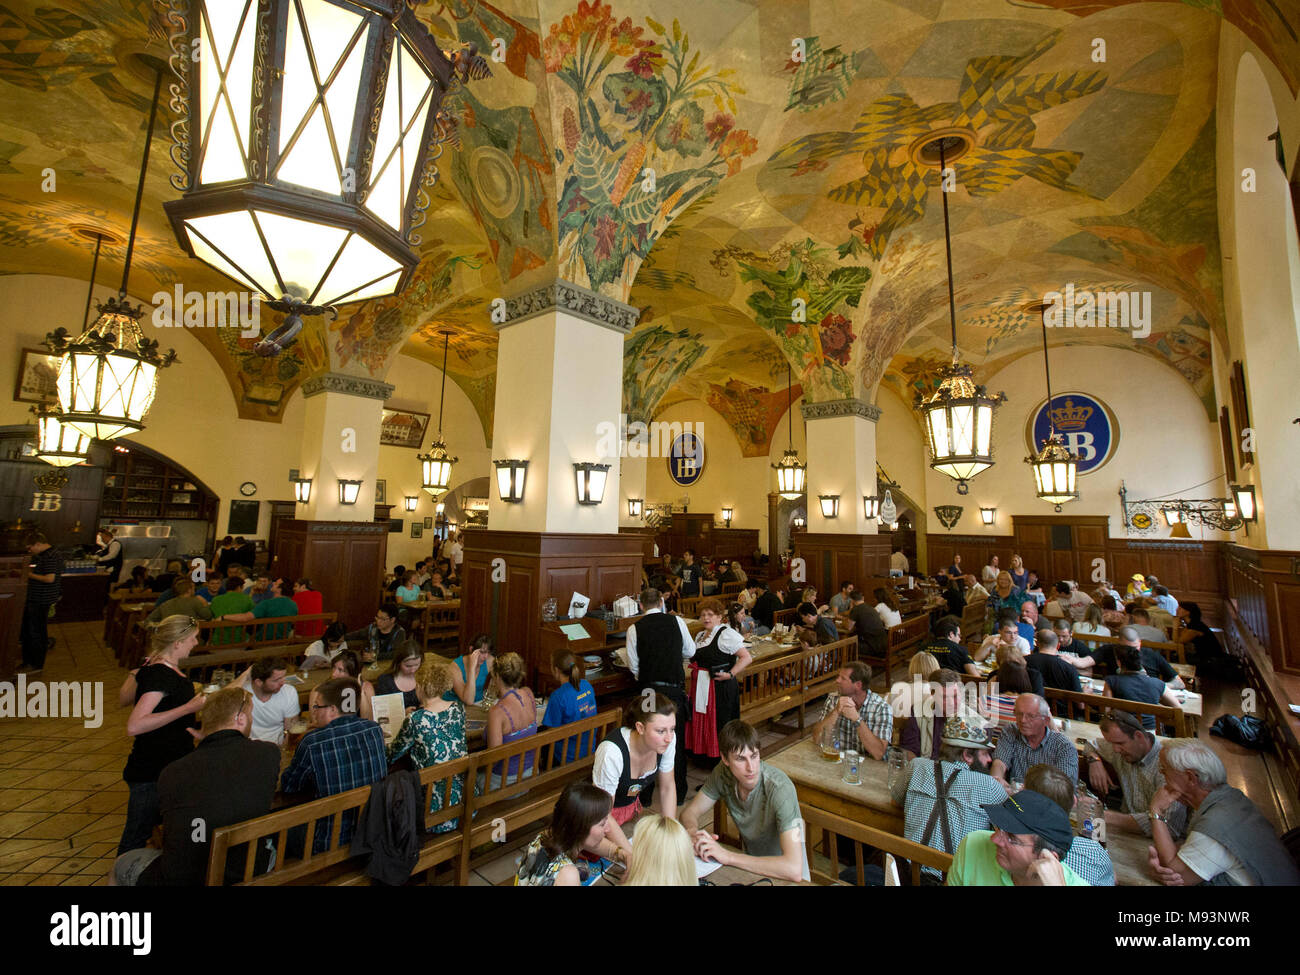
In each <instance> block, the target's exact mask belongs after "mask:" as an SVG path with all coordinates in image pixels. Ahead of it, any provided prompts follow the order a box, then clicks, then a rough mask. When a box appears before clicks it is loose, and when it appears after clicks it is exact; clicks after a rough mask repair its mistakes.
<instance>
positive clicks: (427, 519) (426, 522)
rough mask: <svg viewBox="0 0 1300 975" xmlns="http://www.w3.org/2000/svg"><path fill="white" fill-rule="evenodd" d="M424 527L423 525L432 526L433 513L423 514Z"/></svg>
mask: <svg viewBox="0 0 1300 975" xmlns="http://www.w3.org/2000/svg"><path fill="white" fill-rule="evenodd" d="M424 527H425V528H432V527H433V515H425V516H424Z"/></svg>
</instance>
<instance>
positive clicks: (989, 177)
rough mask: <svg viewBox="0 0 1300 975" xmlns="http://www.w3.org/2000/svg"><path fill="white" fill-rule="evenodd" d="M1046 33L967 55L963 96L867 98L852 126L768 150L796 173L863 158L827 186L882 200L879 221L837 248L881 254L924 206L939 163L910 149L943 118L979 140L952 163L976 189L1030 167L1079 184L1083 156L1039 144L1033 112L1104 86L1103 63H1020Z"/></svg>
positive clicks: (1040, 46)
mask: <svg viewBox="0 0 1300 975" xmlns="http://www.w3.org/2000/svg"><path fill="white" fill-rule="evenodd" d="M1058 36H1059V32H1053V33H1051V34H1048V35H1047V36H1046V37H1045V38H1043V40H1041V41H1040V42H1038V43H1037V44H1035V45H1034V46H1033V48H1032V49H1031V50H1030V51H1029V52H1028V53H1027V54H1024V55H1023V56H1001V55H998V56H993V57H982V58H972V59H971V60H969V61H968V62H967V63H966V70H965V71H964V72H963V74H962V79H961V82H960V84H959V86H958V91H957V98H956V100H955V101H952V102H940V103H938V104H934V105H928V106H926V107H924V108H923V107H921V106H919V105H917V104H916V102H914V101H913V100H912V99H911V98H910V97H909V96H908V95H904V94H892V95H885V96H884V97H882V98H878V99H876V100H875V101H874V102H872V103H871V104H869V105H868V106H867V107H866V108H865V109H864V110H863V112H862V114H861V116H859V118H858V121H857V122H856V123H855V124H854V126H853V128H852V130H850V131H848V132H817V133H814V134H812V135H806V136H803V137H801V138H798V139H795V140H794V141H793V142H790V143H789V144H787V145H785V146H783V147H781V148H780V149H778V150H777V151H776V152H775V153H774V154H773V155H772V157H771V159H772V161H774V162H784V163H785V164H786V168H788V169H791V170H793V171H794V174H795V175H796V176H802V175H805V174H808V173H813V172H817V171H819V170H824V169H826V168H827V167H828V166H830V165H831V163H832V162H835V161H837V160H839V159H840V158H841V157H845V156H847V157H851V158H855V159H860V160H861V161H862V162H861V165H862V168H863V170H864V172H863V174H862V175H861V176H859V177H858V178H856V179H853V180H850V181H849V182H847V183H843V184H841V185H839V186H835V187H833V188H832V189H831V190H830V192H829V193H827V196H828V197H829V198H830V199H831V200H834V201H836V202H839V203H848V204H853V205H857V206H867V207H876V208H883V209H884V211H885V212H884V215H883V216H882V217H881V218H880V220H879V222H878V224H876V225H874V226H867V225H866V224H864V223H863V222H862V221H861V219H860V218H859V219H858V220H856V221H855V222H854V223H853V224H851V225H850V228H849V230H850V236H849V238H848V240H846V241H845V242H844V243H843V244H842V245H841V246H840V250H839V253H840V256H841V257H854V256H857V255H860V254H864V253H865V254H868V255H869V256H871V257H872V258H874V259H876V260H879V259H880V257H881V256H882V255H883V254H884V252H885V246H886V245H887V244H888V243H889V239H890V237H891V236H892V235H893V234H894V233H895V232H897V231H898V230H900V229H902V228H903V227H906V226H908V225H910V224H912V223H915V222H916V221H918V220H920V219H921V217H923V216H924V215H925V208H926V204H927V200H928V198H929V196H930V193H931V190H932V189H933V188H934V187H936V186H938V183H939V173H938V171H937V170H936V169H932V168H929V167H924V168H923V167H922V166H921V165H920V164H918V163H917V162H916V161H915V160H914V159H913V158H912V157H911V155H910V153H907V152H902V151H900V150H904V149H907V148H908V147H910V146H911V145H912V144H913V143H914V142H915V141H916V140H917V139H920V138H922V137H923V136H925V135H927V134H928V133H929V132H931V131H932V130H933V129H934V128H935V127H936V126H938V125H941V124H942V125H947V126H953V127H956V128H964V129H967V130H968V131H970V132H971V133H972V134H973V135H974V136H975V138H976V141H975V145H974V146H973V147H972V148H971V149H970V151H969V152H967V153H966V155H964V156H963V157H962V158H961V160H960V162H958V163H956V164H955V168H956V170H957V179H958V183H959V185H960V186H961V187H962V188H963V189H964V190H965V191H966V192H967V193H969V194H970V195H971V196H973V197H977V198H979V197H986V196H991V195H993V194H995V193H998V192H1000V191H1002V190H1004V189H1006V188H1007V187H1008V186H1010V185H1011V184H1012V183H1014V182H1015V181H1016V180H1018V179H1020V178H1022V177H1025V176H1028V177H1030V178H1031V179H1036V180H1038V181H1039V182H1042V183H1045V184H1047V185H1048V186H1054V187H1056V188H1058V189H1062V190H1071V191H1074V192H1078V190H1077V188H1076V187H1074V186H1072V185H1070V183H1069V182H1068V181H1069V178H1070V175H1071V174H1072V173H1073V172H1074V170H1075V168H1076V167H1077V166H1078V165H1079V161H1080V160H1081V159H1082V158H1083V156H1082V154H1081V153H1078V152H1071V151H1069V150H1065V149H1038V148H1035V147H1034V144H1033V143H1034V137H1035V135H1036V132H1037V128H1036V126H1035V125H1034V121H1033V116H1034V115H1035V114H1037V113H1038V112H1041V111H1044V110H1045V109H1047V108H1051V107H1054V106H1056V105H1060V104H1062V103H1064V102H1067V101H1072V100H1074V99H1077V98H1082V97H1084V96H1085V95H1090V94H1093V93H1094V92H1096V91H1099V90H1100V89H1101V88H1102V86H1103V85H1105V83H1106V73H1105V72H1104V71H1072V72H1071V71H1059V72H1054V73H1051V74H1034V75H1024V74H1021V73H1020V72H1021V71H1023V70H1024V69H1025V68H1027V67H1028V66H1029V65H1030V64H1031V63H1032V62H1033V61H1035V60H1037V59H1038V58H1039V57H1041V56H1042V55H1043V54H1045V53H1046V52H1047V51H1048V50H1050V49H1051V47H1052V46H1053V45H1054V44H1055V43H1056V41H1057V38H1058Z"/></svg>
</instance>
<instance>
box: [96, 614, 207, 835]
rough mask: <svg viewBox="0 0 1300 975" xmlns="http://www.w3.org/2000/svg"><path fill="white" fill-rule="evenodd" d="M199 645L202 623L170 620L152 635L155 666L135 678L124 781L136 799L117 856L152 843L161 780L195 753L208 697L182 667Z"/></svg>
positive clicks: (129, 805) (185, 618)
mask: <svg viewBox="0 0 1300 975" xmlns="http://www.w3.org/2000/svg"><path fill="white" fill-rule="evenodd" d="M198 642H199V625H198V622H197V621H196V620H195V619H193V618H192V617H189V616H168V617H167V618H166V619H165V620H163V621H162V622H161V623H159V624H158V626H157V628H156V629H155V630H154V632H153V642H152V651H153V652H152V654H151V655H150V660H151V661H152V662H151V663H147V664H145V666H143V667H141V668H140V670H139V671H138V672H137V673H136V675H135V683H136V692H135V709H134V710H133V711H132V712H131V716H130V717H129V718H127V719H126V733H127V734H128V735H132V736H134V738H135V744H134V745H133V746H132V747H131V755H130V757H129V758H127V760H126V768H125V769H124V770H123V772H122V778H123V779H125V780H126V784H127V788H128V789H130V792H131V796H130V799H129V800H128V801H127V806H126V826H125V827H124V828H123V830H122V841H121V842H120V843H119V844H118V847H117V852H118V854H119V855H120V854H123V853H126V852H127V851H128V850H137V849H139V848H140V847H142V846H144V845H145V844H146V843H148V842H149V837H150V836H151V835H153V828H154V827H155V826H157V825H158V823H160V822H161V821H162V813H161V811H160V809H159V806H158V775H159V773H161V772H162V770H163V769H164V768H165V767H166V766H167V765H168V764H170V763H171V762H173V761H175V760H176V759H178V758H181V757H183V756H185V755H188V754H189V753H190V751H191V750H193V748H194V738H193V736H191V735H190V732H189V729H190V728H197V727H198V722H196V721H195V720H194V717H193V716H194V714H195V713H197V712H198V710H199V709H200V708H202V707H203V700H204V698H203V695H201V694H195V693H194V683H193V682H192V681H191V680H190V679H189V678H188V677H186V676H185V674H183V673H182V672H181V669H180V667H179V662H180V661H181V660H184V659H185V658H186V657H188V656H189V654H190V651H191V650H192V649H193V648H194V645H195V644H196V643H198Z"/></svg>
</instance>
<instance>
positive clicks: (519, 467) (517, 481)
mask: <svg viewBox="0 0 1300 975" xmlns="http://www.w3.org/2000/svg"><path fill="white" fill-rule="evenodd" d="M492 463H493V464H495V465H496V469H497V494H499V495H500V497H501V500H502V501H509V502H512V503H517V502H519V501H522V500H524V480H525V478H527V476H528V461H526V460H494V461H493V462H492Z"/></svg>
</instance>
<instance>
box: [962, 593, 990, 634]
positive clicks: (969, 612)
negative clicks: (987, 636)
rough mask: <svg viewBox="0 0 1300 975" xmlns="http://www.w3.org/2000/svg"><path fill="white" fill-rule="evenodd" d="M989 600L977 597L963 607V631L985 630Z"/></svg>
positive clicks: (980, 631)
mask: <svg viewBox="0 0 1300 975" xmlns="http://www.w3.org/2000/svg"><path fill="white" fill-rule="evenodd" d="M988 606H989V603H988V600H987V599H976V600H972V601H971V602H969V603H967V604H966V605H965V606H963V607H962V611H961V631H962V632H963V633H976V632H979V633H982V632H984V620H985V618H986V617H987V616H988Z"/></svg>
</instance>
